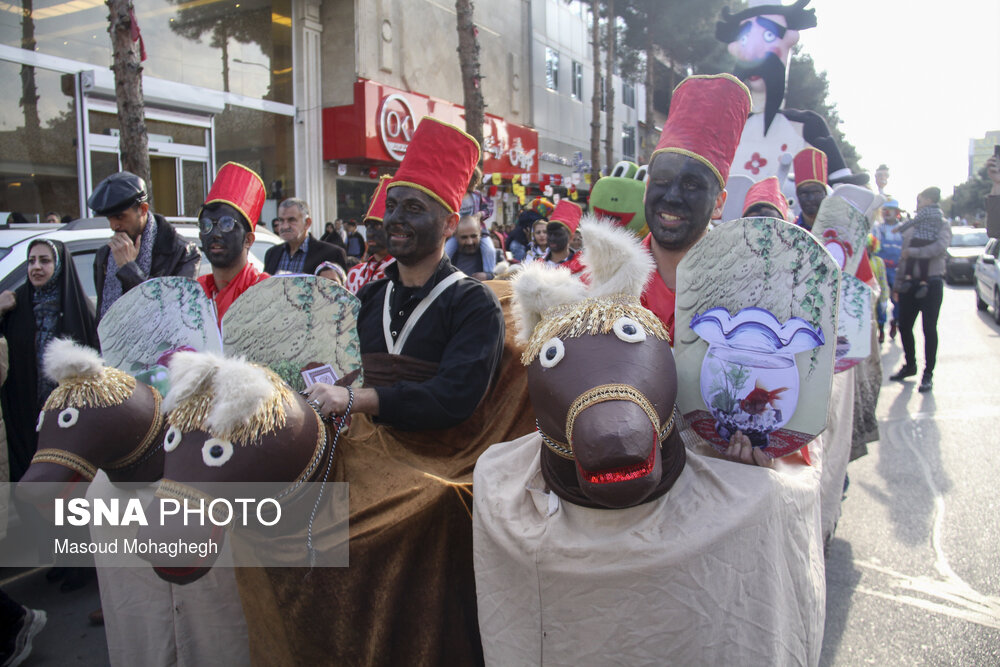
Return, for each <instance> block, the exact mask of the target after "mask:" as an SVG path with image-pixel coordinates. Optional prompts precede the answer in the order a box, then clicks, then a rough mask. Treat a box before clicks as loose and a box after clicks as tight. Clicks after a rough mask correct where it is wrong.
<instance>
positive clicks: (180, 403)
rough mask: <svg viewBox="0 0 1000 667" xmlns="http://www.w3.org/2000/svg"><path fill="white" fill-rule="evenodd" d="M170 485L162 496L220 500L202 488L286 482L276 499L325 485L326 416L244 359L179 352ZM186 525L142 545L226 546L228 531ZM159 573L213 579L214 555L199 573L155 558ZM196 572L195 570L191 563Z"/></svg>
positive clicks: (172, 399)
mask: <svg viewBox="0 0 1000 667" xmlns="http://www.w3.org/2000/svg"><path fill="white" fill-rule="evenodd" d="M164 410H165V411H166V413H167V426H168V428H167V431H166V434H165V435H164V437H163V451H164V452H165V456H164V466H163V479H162V481H161V482H160V486H159V489H158V490H157V496H159V497H161V498H174V499H177V500H183V499H185V498H188V499H198V498H203V499H205V500H206V502H210V501H211V500H212V498H211V497H208V496H206V493H205V492H204V491H202V490H200V489H199V486H203V485H205V484H211V483H217V482H241V483H253V482H280V483H285V486H284V487H283V491H281V492H280V493H278V494H277V496H276V497H275V500H278V501H281V500H282V499H283V498H285V497H289V496H291V495H292V494H293V492H294V491H295V490H296V489H298V488H299V487H300V486H301V485H302V484H304V483H306V482H311V481H321V480H322V479H323V478H325V474H326V472H327V470H328V466H329V461H330V459H331V457H332V454H333V451H332V450H333V446H332V444H331V439H330V438H329V437H328V432H327V428H326V426H325V424H324V423H323V420H322V419H321V418H320V416H319V414H318V413H317V412H316V411H315V410H314V409H313V408H312V407H311V406H310V405H309V404H307V403H306V401H305V399H304V398H303V397H302V396H301V395H299V394H298V393H296V392H294V391H292V390H291V389H290V388H289V387H288V385H287V384H286V383H285V382H284V381H283V380H282V379H281V378H280V377H278V375H277V374H276V373H274V372H273V371H271V370H270V369H268V368H265V367H263V366H259V365H257V364H253V363H250V362H248V361H245V360H243V359H231V358H223V357H219V356H217V355H214V354H207V353H199V352H178V353H177V354H175V355H174V357H173V359H172V360H171V363H170V391H169V393H168V394H167V397H166V399H165V400H164ZM199 528H200V527H196V528H194V530H193V531H192V527H190V526H184V525H183V524H182V518H181V517H180V516H177V517H176V521H168V522H165V523H164V525H162V526H155V527H153V526H151V527H150V528H149V530H148V531H142V532H140V536H141V537H142V538H146V537H151V538H152V537H155V538H156V539H157V540H162V539H175V538H177V537H179V536H182V535H183V536H184V537H185V538H186V539H195V538H198V537H200V538H203V539H208V538H209V536H208V533H211V536H210V539H212V540H213V541H217V542H218V541H221V540H222V539H223V537H224V533H223V531H221V530H219V529H218V528H217V527H213V526H211V525H208V526H206V527H204V528H203V529H200V530H199ZM151 562H152V563H153V565H154V569H156V572H157V574H159V575H160V576H161V577H162V578H164V579H166V580H167V581H171V582H173V583H189V582H191V581H194V580H196V579H198V578H199V577H201V576H202V575H204V574H205V572H207V569H208V568H209V567H211V565H212V563H213V562H214V558H212V557H211V556H209V557H206V558H204V559H202V560H201V561H200V562H199V563H198V566H187V565H185V566H183V567H178V566H176V562H173V561H171V559H156V558H154V559H152V560H151ZM188 565H189V564H188Z"/></svg>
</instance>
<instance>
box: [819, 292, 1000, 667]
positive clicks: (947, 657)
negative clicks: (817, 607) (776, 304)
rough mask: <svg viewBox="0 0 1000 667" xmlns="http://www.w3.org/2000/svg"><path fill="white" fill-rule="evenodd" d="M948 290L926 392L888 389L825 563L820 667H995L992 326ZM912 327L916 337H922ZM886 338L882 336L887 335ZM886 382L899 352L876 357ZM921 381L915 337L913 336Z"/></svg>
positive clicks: (963, 296) (999, 473)
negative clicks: (876, 436)
mask: <svg viewBox="0 0 1000 667" xmlns="http://www.w3.org/2000/svg"><path fill="white" fill-rule="evenodd" d="M992 316H993V312H992V310H991V311H990V312H989V314H988V315H987V314H986V313H979V312H977V311H976V306H975V296H974V294H973V291H972V288H971V287H970V286H954V287H949V286H946V287H945V294H944V304H943V306H942V309H941V317H940V320H939V326H938V333H939V337H940V344H939V350H938V359H937V367H936V369H935V372H934V390H933V391H932V392H930V393H927V394H921V393H919V392H917V384H918V380H919V375H918V376H917V377H916V378H913V379H911V380H908V381H907V382H904V383H899V382H891V381H889V380H886V381H885V383H884V384H883V385H882V393H881V396H880V398H879V404H878V416H879V422H880V435H881V440H880V441H879V442H877V443H875V444H874V445H871V446H870V448H869V454H868V456H865V457H863V458H861V459H858V460H857V461H854V462H853V463H851V464H850V466H849V467H848V475H849V476H850V487H849V488H848V491H847V499H846V500H845V501H844V505H843V515H842V516H841V519H840V523H839V524H838V526H837V533H836V535H835V537H834V540H833V542H832V544H831V546H830V551H829V555H828V557H827V563H826V565H827V571H826V578H827V614H826V634H825V636H824V644H823V656H822V660H821V664H823V665H836V666H839V665H845V666H846V665H865V664H874V665H1000V569H998V567H997V559H998V557H1000V519H998V518H997V515H998V513H1000V498H998V492H997V486H998V478H1000V326H998V325H997V324H996V323H995V322H994V321H993V317H992ZM919 326H920V325H919V322H918V325H917V329H918V331H919ZM887 333H888V332H887ZM882 350H883V357H882V361H883V366H884V373H885V376H886V377H888V376H889V375H890V374H892V373H893V372H895V371H896V370H898V368H899V367H900V366H901V365H902V355H903V352H902V346H901V345H900V343H899V338H898V336H897V338H896V340H895V342H893V343H892V344H890V342H889V340H888V339H886V343H885V344H884V345H883V347H882ZM917 350H918V353H917V365H918V367H919V368H920V370H921V371H922V370H923V336H922V333H917Z"/></svg>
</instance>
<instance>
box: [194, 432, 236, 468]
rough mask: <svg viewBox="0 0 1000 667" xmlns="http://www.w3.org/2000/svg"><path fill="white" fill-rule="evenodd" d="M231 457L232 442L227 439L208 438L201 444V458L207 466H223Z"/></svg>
mask: <svg viewBox="0 0 1000 667" xmlns="http://www.w3.org/2000/svg"><path fill="white" fill-rule="evenodd" d="M231 458H233V443H231V442H229V441H228V440H219V439H218V438H209V439H208V440H206V441H205V444H204V445H202V446H201V460H202V461H204V462H205V465H207V466H209V467H212V468H218V467H220V466H224V465H225V464H226V463H227V462H228V461H229V459H231Z"/></svg>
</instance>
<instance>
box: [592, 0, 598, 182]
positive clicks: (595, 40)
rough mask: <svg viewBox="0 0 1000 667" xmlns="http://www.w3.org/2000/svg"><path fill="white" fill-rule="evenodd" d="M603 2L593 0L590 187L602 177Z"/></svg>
mask: <svg viewBox="0 0 1000 667" xmlns="http://www.w3.org/2000/svg"><path fill="white" fill-rule="evenodd" d="M600 8H601V3H600V2H599V1H598V0H591V2H590V13H591V16H592V17H593V20H592V22H591V23H592V24H593V25H591V27H590V45H591V48H592V50H593V61H594V94H593V96H592V97H591V98H590V105H591V117H590V187H591V188H593V187H594V184H595V183H597V179H598V178H600V177H601V21H600V18H601V14H600Z"/></svg>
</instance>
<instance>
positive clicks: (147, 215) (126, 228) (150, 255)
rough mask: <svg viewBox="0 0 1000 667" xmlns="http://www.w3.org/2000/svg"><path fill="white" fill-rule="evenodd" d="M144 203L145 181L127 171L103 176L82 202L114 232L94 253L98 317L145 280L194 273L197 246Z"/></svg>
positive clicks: (195, 271)
mask: <svg viewBox="0 0 1000 667" xmlns="http://www.w3.org/2000/svg"><path fill="white" fill-rule="evenodd" d="M147 199H148V195H147V194H146V183H145V182H144V181H143V180H142V179H141V178H139V177H138V176H136V175H135V174H133V173H131V172H128V171H120V172H118V173H117V174H112V175H111V176H108V177H107V178H105V179H104V180H103V181H101V182H100V183H98V184H97V187H96V188H94V192H93V193H92V194H91V195H90V197H89V198H88V199H87V206H89V207H90V209H91V210H92V211H93V212H94V213H95V214H97V215H101V216H106V217H107V219H108V222H109V223H110V225H111V229H112V231H114V233H115V235H114V236H112V237H111V240H110V241H108V244H107V245H106V246H102V247H100V248H98V249H97V253H95V255H94V286H95V288H96V290H97V318H98V319H100V318H101V317H103V316H104V313H106V312H108V308H110V307H111V304H113V303H114V302H115V301H117V300H118V298H119V297H120V296H121V295H122V294H124V293H125V292H127V291H129V290H130V289H132V288H133V287H135V286H136V285H138V284H139V283H142V282H144V281H146V280H149V279H150V278H158V277H160V276H186V277H188V278H194V277H195V276H197V275H198V266H199V264H201V255H200V254H198V248H196V247H195V245H194V244H193V243H188V242H187V241H185V240H184V239H183V238H181V237H180V236H179V235H178V234H177V230H175V229H174V228H173V225H171V224H170V223H169V222H167V221H166V220H165V219H164V217H163V216H162V215H158V214H155V213H153V212H152V211H150V210H149V202H148V201H147ZM109 278H110V280H109Z"/></svg>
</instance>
